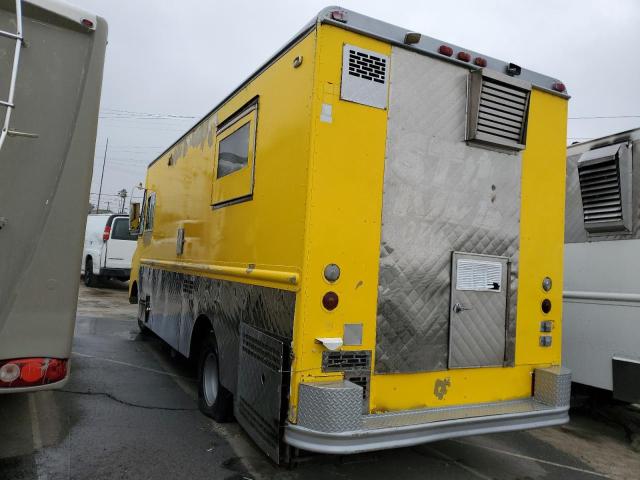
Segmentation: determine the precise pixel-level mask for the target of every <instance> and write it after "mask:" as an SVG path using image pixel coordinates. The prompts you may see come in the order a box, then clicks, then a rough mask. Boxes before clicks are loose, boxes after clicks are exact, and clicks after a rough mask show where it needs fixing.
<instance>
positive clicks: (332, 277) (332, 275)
mask: <svg viewBox="0 0 640 480" xmlns="http://www.w3.org/2000/svg"><path fill="white" fill-rule="evenodd" d="M324 278H326V279H327V282H335V281H336V280H338V279H339V278H340V267H339V266H338V265H336V264H335V263H330V264H329V265H327V266H326V267H324Z"/></svg>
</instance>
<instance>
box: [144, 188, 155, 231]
mask: <svg viewBox="0 0 640 480" xmlns="http://www.w3.org/2000/svg"><path fill="white" fill-rule="evenodd" d="M155 209H156V194H155V192H148V193H147V198H146V201H145V206H144V231H145V232H148V231H151V230H153V215H154V213H155Z"/></svg>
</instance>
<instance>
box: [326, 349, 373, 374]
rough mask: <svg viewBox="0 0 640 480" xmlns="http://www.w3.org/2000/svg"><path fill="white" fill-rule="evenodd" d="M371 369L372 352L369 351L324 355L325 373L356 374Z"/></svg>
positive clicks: (328, 353)
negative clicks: (355, 372)
mask: <svg viewBox="0 0 640 480" xmlns="http://www.w3.org/2000/svg"><path fill="white" fill-rule="evenodd" d="M370 369H371V352H370V351H369V350H352V351H342V352H323V353H322V371H323V372H354V371H369V370H370Z"/></svg>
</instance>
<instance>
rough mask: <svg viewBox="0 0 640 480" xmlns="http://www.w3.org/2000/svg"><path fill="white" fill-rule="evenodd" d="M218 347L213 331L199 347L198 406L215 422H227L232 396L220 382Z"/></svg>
mask: <svg viewBox="0 0 640 480" xmlns="http://www.w3.org/2000/svg"><path fill="white" fill-rule="evenodd" d="M218 358H219V357H218V349H217V348H216V339H215V337H214V336H213V333H210V334H209V335H208V336H207V338H206V339H205V340H204V342H203V344H202V348H201V349H200V358H199V362H198V408H199V409H200V411H201V412H202V413H204V414H205V415H207V416H208V417H211V418H213V419H214V420H215V421H216V422H219V423H223V422H228V421H230V420H231V419H232V418H233V396H232V395H231V392H229V390H227V389H226V388H224V387H223V386H222V384H221V383H220V368H219V362H218Z"/></svg>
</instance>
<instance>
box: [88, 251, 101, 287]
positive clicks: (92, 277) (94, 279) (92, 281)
mask: <svg viewBox="0 0 640 480" xmlns="http://www.w3.org/2000/svg"><path fill="white" fill-rule="evenodd" d="M99 280H100V277H99V276H98V275H96V274H94V273H93V260H92V259H91V257H89V258H87V261H86V262H85V264H84V284H85V285H86V286H87V287H97V286H98V284H99V283H100V282H99Z"/></svg>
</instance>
